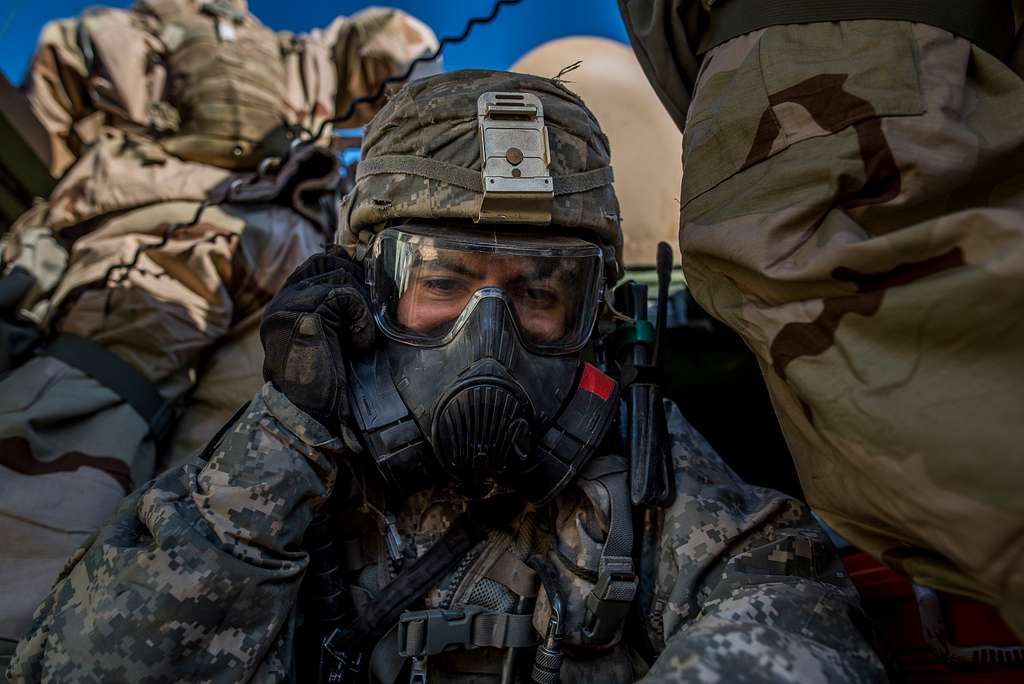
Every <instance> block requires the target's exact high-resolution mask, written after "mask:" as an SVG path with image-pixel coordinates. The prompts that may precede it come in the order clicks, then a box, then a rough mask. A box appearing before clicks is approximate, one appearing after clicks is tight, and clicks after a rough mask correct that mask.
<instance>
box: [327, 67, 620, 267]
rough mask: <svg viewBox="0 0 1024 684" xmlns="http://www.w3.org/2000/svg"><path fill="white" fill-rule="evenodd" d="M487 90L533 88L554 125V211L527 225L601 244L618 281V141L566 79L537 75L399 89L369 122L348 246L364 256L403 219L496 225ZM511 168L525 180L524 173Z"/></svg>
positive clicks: (344, 225)
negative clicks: (490, 199) (486, 208)
mask: <svg viewBox="0 0 1024 684" xmlns="http://www.w3.org/2000/svg"><path fill="white" fill-rule="evenodd" d="M484 94H498V96H499V97H500V96H508V95H512V94H515V96H516V97H518V96H519V94H525V95H523V96H522V97H523V98H525V100H526V101H527V102H538V101H539V103H540V105H541V106H542V114H543V119H542V122H543V124H544V126H546V129H547V133H546V143H545V149H544V154H543V156H544V157H545V158H546V162H545V164H544V165H545V166H546V168H545V169H544V171H543V173H544V174H545V175H546V174H550V186H551V188H552V190H551V191H549V193H548V194H549V195H550V196H549V197H548V198H547V201H548V204H547V208H548V209H547V213H546V214H544V213H543V212H542V213H541V216H542V218H541V219H539V220H537V219H536V217H534V220H530V221H523V222H524V223H542V224H546V225H551V226H556V227H557V230H558V232H559V233H560V234H570V235H576V236H578V237H582V238H584V239H587V240H589V241H591V242H594V243H596V244H598V245H600V246H601V247H602V248H603V249H604V252H605V270H606V273H607V277H608V279H609V280H610V281H613V282H614V280H616V279H618V277H619V275H620V274H621V272H622V266H621V264H622V230H621V228H620V226H619V202H618V199H617V198H616V196H615V190H614V189H613V187H612V174H611V167H610V154H609V149H608V139H607V138H606V137H605V135H604V133H603V132H602V131H601V128H600V126H599V125H598V123H597V120H596V119H595V118H594V115H593V114H592V113H591V111H590V110H589V109H588V108H587V106H586V105H585V104H583V101H582V100H580V98H579V97H577V96H576V95H574V94H573V93H572V92H570V91H569V90H568V89H566V88H565V87H564V86H563V85H561V84H560V83H558V82H557V81H553V80H551V79H547V78H541V77H539V76H531V75H527V74H516V73H509V72H500V71H483V70H465V71H454V72H450V73H447V74H441V75H438V76H432V77H429V78H424V79H421V80H418V81H413V82H411V83H408V84H407V85H405V86H404V87H403V88H402V89H401V90H400V91H398V92H397V93H396V94H395V95H394V97H392V99H391V100H390V101H389V102H388V104H387V105H385V106H384V108H383V109H381V111H380V112H379V113H378V114H377V116H375V117H374V119H373V120H372V121H371V122H370V123H369V125H368V126H367V128H366V132H365V135H364V137H363V148H362V160H361V161H360V163H359V168H358V171H357V175H356V184H355V187H354V188H353V190H352V191H351V192H350V193H349V194H348V195H346V196H345V199H344V200H343V202H342V206H341V220H340V228H339V230H338V242H339V243H340V244H341V245H343V246H344V247H345V248H346V249H347V250H348V251H349V253H351V254H354V255H355V256H356V258H361V257H362V255H363V253H364V252H365V249H366V246H367V245H368V244H369V242H370V240H371V239H372V238H373V236H374V234H376V233H377V232H379V231H380V230H382V229H383V228H384V227H386V226H387V225H389V224H393V223H395V222H398V221H402V220H406V219H431V220H433V219H455V220H463V221H465V220H473V221H482V222H486V223H490V222H492V221H491V220H490V219H489V218H486V217H485V216H483V215H482V211H483V209H482V207H483V205H484V204H485V201H486V198H485V195H486V193H485V191H484V186H485V183H484V175H483V171H482V169H481V166H482V164H481V158H482V157H483V146H482V144H481V134H480V131H481V129H482V127H483V125H484V124H482V123H481V122H482V121H483V118H482V117H483V116H484V115H483V114H482V113H481V114H480V115H479V116H478V106H480V107H482V105H479V102H480V101H483V100H484V99H485V98H483V97H482V96H483V95H484ZM521 99H522V98H521ZM479 111H480V112H482V111H483V109H480V110H479ZM507 152H508V154H506V150H505V149H502V150H500V153H501V155H502V156H503V157H507V158H508V159H509V160H510V163H511V164H512V165H516V164H518V160H519V159H521V158H522V155H521V154H520V153H519V150H518V149H516V148H513V147H508V150H507ZM487 154H488V164H487V169H488V170H489V171H488V173H490V169H491V168H492V165H491V153H490V152H488V153H487ZM499 161H501V162H502V163H504V161H503V159H502V160H499ZM506 166H507V165H506ZM508 168H510V169H511V175H514V176H516V178H517V179H518V177H519V175H520V172H519V171H518V170H517V169H515V168H512V167H511V166H509V167H508ZM499 173H500V172H499ZM500 180H501V179H499V181H500ZM504 180H510V178H506V179H504ZM488 182H493V181H491V179H490V177H488ZM512 182H513V183H514V182H515V181H512ZM499 187H500V183H499Z"/></svg>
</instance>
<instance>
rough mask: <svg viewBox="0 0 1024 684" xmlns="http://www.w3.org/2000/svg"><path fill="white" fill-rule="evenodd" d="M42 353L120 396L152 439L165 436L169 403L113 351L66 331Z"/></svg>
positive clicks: (170, 413) (170, 409) (171, 415)
mask: <svg viewBox="0 0 1024 684" xmlns="http://www.w3.org/2000/svg"><path fill="white" fill-rule="evenodd" d="M43 353H45V354H46V355H47V356H52V357H53V358H55V359H60V360H61V361H63V362H64V363H66V364H68V365H69V366H73V367H75V368H77V369H78V370H80V371H82V372H83V373H85V374H86V375H88V376H90V377H91V378H92V379H94V380H95V381H96V382H98V383H100V384H101V385H103V386H104V387H106V388H107V389H109V390H111V391H113V392H114V393H115V394H117V395H118V396H120V397H121V398H122V399H124V401H125V403H126V404H128V405H129V406H131V407H132V408H133V409H135V412H136V413H138V414H139V416H140V417H141V418H142V419H143V420H144V421H146V423H147V424H148V425H149V430H150V433H151V434H152V435H153V439H154V441H156V442H161V441H163V439H164V438H165V437H166V436H167V433H168V431H169V430H170V427H171V423H172V420H173V418H174V410H173V407H172V405H171V404H170V403H168V402H166V401H164V400H163V397H161V396H160V393H159V392H158V391H157V389H156V385H154V384H153V383H151V382H150V381H149V380H148V379H147V378H146V376H144V375H143V374H142V373H140V372H139V371H138V370H136V369H135V367H134V366H132V365H131V364H130V363H128V362H127V361H125V360H124V359H122V358H121V357H119V356H118V355H117V354H114V353H113V352H111V351H110V350H108V349H107V348H106V347H104V346H103V345H101V344H98V343H96V342H93V341H92V340H90V339H88V338H85V337H80V336H78V335H72V334H70V333H62V334H61V335H59V336H58V337H57V339H55V340H54V341H53V342H52V343H50V344H49V345H48V346H47V347H45V348H44V349H43Z"/></svg>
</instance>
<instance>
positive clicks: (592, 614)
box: [583, 557, 639, 644]
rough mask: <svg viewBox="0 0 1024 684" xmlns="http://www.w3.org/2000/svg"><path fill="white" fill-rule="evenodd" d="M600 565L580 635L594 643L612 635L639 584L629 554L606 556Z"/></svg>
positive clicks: (624, 617)
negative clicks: (599, 572) (625, 555)
mask: <svg viewBox="0 0 1024 684" xmlns="http://www.w3.org/2000/svg"><path fill="white" fill-rule="evenodd" d="M602 566H603V568H602V570H601V574H600V575H598V578H597V584H596V585H594V588H593V589H592V590H591V592H590V593H589V594H588V595H587V602H586V604H587V612H586V615H585V617H584V620H583V636H584V637H585V638H586V639H587V640H588V641H590V642H592V643H594V644H607V643H608V642H610V641H611V640H612V639H614V638H615V634H616V632H617V631H618V628H619V625H621V624H622V622H623V620H625V619H626V614H627V613H628V612H629V607H630V605H631V604H632V603H633V599H634V598H635V597H636V589H637V585H638V584H639V581H638V578H637V576H636V572H635V570H634V568H633V559H632V558H628V557H610V558H605V559H603V560H602Z"/></svg>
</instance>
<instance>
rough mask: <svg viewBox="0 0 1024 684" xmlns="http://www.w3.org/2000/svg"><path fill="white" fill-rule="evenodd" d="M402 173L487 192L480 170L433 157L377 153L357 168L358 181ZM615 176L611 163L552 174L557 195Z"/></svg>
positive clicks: (597, 184) (608, 181) (583, 189)
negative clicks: (377, 155)
mask: <svg viewBox="0 0 1024 684" xmlns="http://www.w3.org/2000/svg"><path fill="white" fill-rule="evenodd" d="M391 173H402V174H406V175H410V176H420V177H422V178H429V179H431V180H436V181H439V182H441V183H448V184H450V185H454V186H456V187H459V188H463V189H464V190H470V191H472V192H476V193H483V183H482V180H481V178H480V172H479V171H473V170H470V169H467V168H463V167H461V166H456V165H455V164H449V163H448V162H443V161H440V160H437V159H430V158H429V157H416V156H413V155H407V154H392V155H384V156H381V157H374V158H372V159H367V160H366V161H361V162H359V166H358V167H357V170H356V182H358V181H359V180H360V179H362V178H365V177H366V176H376V175H381V174H391ZM612 180H613V176H612V169H611V167H610V166H602V167H601V168H597V169H591V170H590V171H582V172H580V173H573V174H569V175H568V176H552V178H551V182H552V184H553V185H554V193H555V195H572V194H575V193H579V192H586V191H588V190H593V189H595V188H600V187H602V186H604V185H610V184H611V182H612Z"/></svg>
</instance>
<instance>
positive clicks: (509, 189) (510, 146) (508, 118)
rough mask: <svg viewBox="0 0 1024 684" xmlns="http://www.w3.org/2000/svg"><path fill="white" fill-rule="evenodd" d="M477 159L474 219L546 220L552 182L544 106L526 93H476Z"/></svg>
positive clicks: (525, 221) (489, 220) (552, 198)
mask: <svg viewBox="0 0 1024 684" xmlns="http://www.w3.org/2000/svg"><path fill="white" fill-rule="evenodd" d="M476 113H477V120H478V121H479V124H480V159H481V165H480V169H481V173H482V175H483V186H484V197H483V200H482V201H481V203H480V213H479V215H478V216H477V219H476V220H477V221H478V222H479V221H483V222H487V223H538V224H547V223H551V205H552V203H553V202H554V198H555V193H554V183H553V182H552V180H551V173H550V172H549V170H548V165H549V164H550V163H551V152H550V149H549V147H548V129H547V126H545V125H544V106H543V105H542V104H541V101H540V98H539V97H537V96H536V95H533V94H531V93H497V92H489V93H484V94H483V95H481V96H480V97H479V98H478V99H477V101H476Z"/></svg>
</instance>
